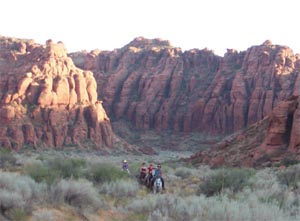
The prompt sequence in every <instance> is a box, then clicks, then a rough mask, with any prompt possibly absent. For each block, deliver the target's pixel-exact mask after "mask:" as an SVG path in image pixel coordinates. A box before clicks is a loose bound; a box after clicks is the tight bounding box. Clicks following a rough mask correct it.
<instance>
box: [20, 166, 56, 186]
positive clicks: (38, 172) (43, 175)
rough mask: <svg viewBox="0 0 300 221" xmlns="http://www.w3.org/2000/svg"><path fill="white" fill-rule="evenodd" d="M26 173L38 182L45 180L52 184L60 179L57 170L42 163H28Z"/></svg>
mask: <svg viewBox="0 0 300 221" xmlns="http://www.w3.org/2000/svg"><path fill="white" fill-rule="evenodd" d="M24 173H25V175H28V176H30V177H31V178H32V179H34V181H35V182H38V183H41V182H45V183H47V184H52V183H54V182H55V181H56V180H58V179H59V176H58V174H56V173H55V171H53V170H51V168H49V167H47V166H45V165H43V164H40V163H34V164H30V165H27V166H26V167H25V169H24Z"/></svg>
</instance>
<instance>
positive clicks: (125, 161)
mask: <svg viewBox="0 0 300 221" xmlns="http://www.w3.org/2000/svg"><path fill="white" fill-rule="evenodd" d="M122 170H123V171H126V172H127V173H128V174H130V170H129V165H128V162H127V160H123V164H122Z"/></svg>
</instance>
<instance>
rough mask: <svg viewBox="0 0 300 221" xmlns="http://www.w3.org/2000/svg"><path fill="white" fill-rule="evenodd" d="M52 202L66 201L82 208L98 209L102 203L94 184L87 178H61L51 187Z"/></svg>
mask: <svg viewBox="0 0 300 221" xmlns="http://www.w3.org/2000/svg"><path fill="white" fill-rule="evenodd" d="M50 198H51V200H52V202H54V203H55V204H62V203H66V204H69V205H71V206H73V207H75V208H77V209H80V210H93V211H95V210H97V209H98V208H100V206H101V205H103V204H102V202H101V200H100V196H99V194H98V192H97V190H96V189H95V188H94V186H93V184H92V183H91V182H89V181H87V180H83V179H79V180H73V179H70V180H61V181H59V182H58V183H57V184H56V185H55V186H53V187H52V189H51V196H50Z"/></svg>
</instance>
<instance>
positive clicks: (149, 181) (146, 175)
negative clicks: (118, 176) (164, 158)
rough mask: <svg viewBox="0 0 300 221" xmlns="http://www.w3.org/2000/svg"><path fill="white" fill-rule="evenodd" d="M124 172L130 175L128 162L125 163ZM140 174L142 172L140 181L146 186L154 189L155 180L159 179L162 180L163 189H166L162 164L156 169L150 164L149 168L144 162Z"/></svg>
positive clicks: (123, 165)
mask: <svg viewBox="0 0 300 221" xmlns="http://www.w3.org/2000/svg"><path fill="white" fill-rule="evenodd" d="M122 170H124V171H126V172H127V173H128V174H130V171H129V165H128V162H127V160H124V161H123V164H122ZM139 172H140V174H139V180H140V181H143V182H144V183H145V184H146V186H148V187H152V186H153V183H154V182H155V180H156V179H157V178H160V179H161V181H162V188H163V189H165V182H164V179H163V178H162V170H161V165H160V164H158V165H157V167H154V166H153V164H152V163H150V164H149V166H148V167H147V166H146V163H145V162H144V163H142V166H141V167H140V169H139Z"/></svg>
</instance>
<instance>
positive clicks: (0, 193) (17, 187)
mask: <svg viewBox="0 0 300 221" xmlns="http://www.w3.org/2000/svg"><path fill="white" fill-rule="evenodd" d="M0 187H1V189H0V208H1V213H2V215H3V216H5V217H9V218H13V219H15V220H18V219H22V218H24V217H23V216H24V215H25V214H26V213H29V212H31V210H32V207H33V205H34V204H35V203H38V202H40V199H42V198H43V197H42V195H43V192H44V190H45V189H43V186H42V185H39V184H37V183H35V182H34V180H32V179H31V178H29V177H26V176H21V175H19V174H16V173H5V172H0ZM18 217H19V218H18Z"/></svg>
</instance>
